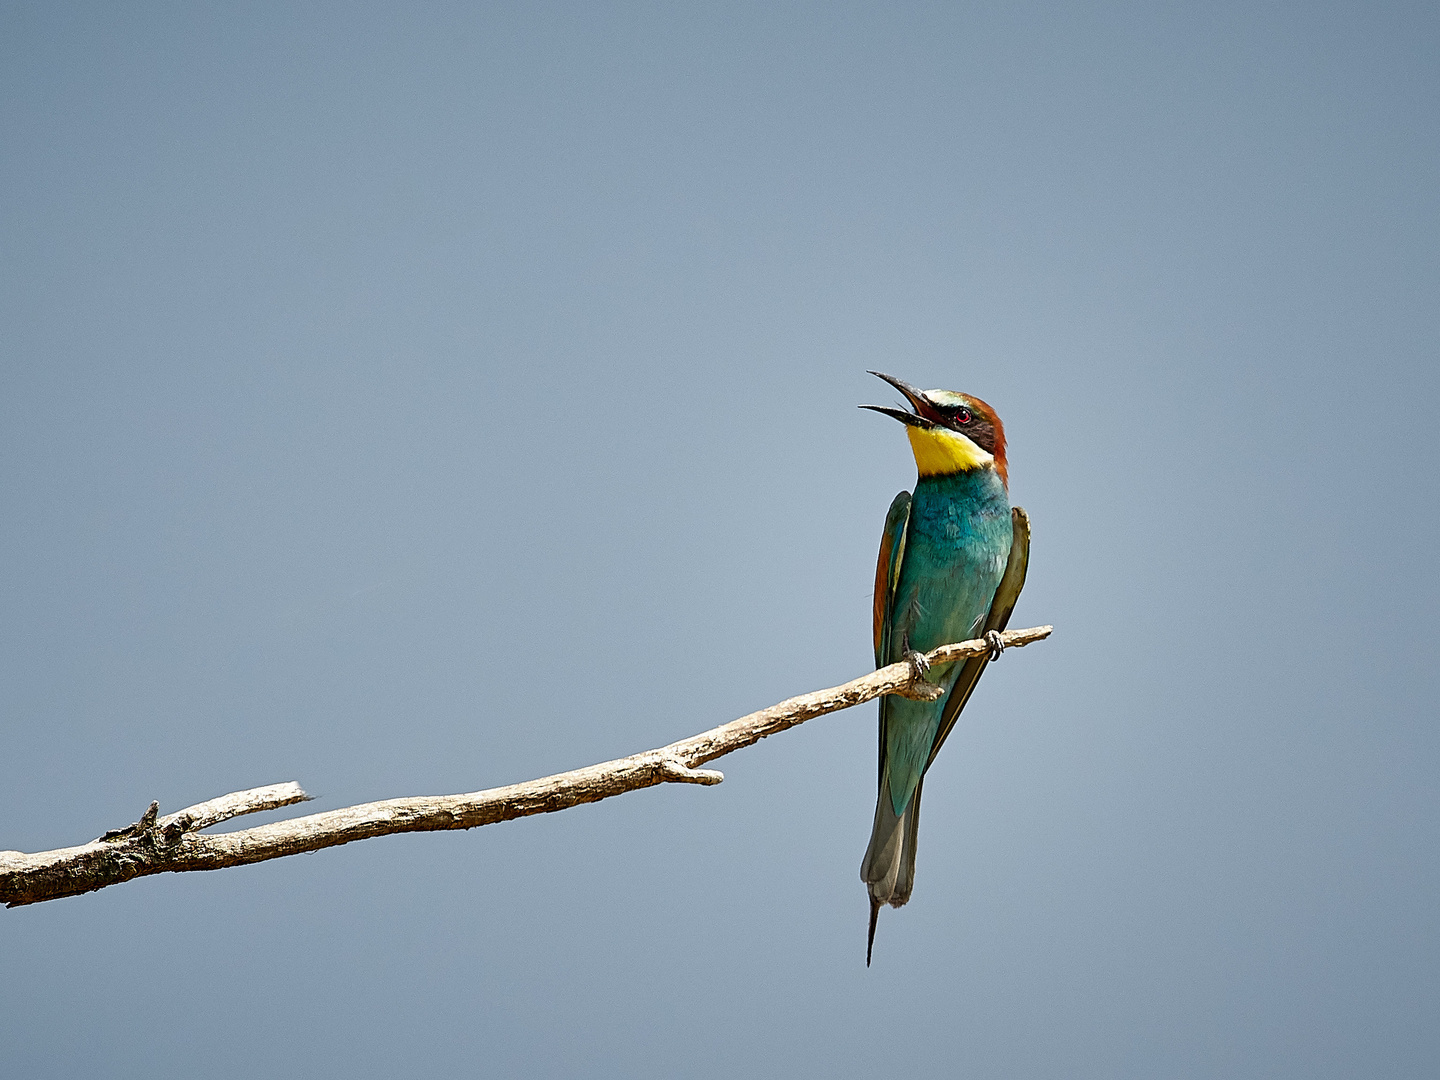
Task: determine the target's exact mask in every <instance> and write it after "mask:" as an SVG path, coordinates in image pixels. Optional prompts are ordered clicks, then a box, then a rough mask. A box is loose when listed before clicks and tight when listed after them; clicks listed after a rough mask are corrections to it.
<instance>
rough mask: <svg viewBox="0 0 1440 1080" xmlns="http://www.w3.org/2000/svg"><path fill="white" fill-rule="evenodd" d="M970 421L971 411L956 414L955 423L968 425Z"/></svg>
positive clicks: (966, 410)
mask: <svg viewBox="0 0 1440 1080" xmlns="http://www.w3.org/2000/svg"><path fill="white" fill-rule="evenodd" d="M970 419H971V417H970V410H969V409H961V410H960V411H959V412H958V413H956V414H955V422H956V423H957V424H968V423H969V422H970Z"/></svg>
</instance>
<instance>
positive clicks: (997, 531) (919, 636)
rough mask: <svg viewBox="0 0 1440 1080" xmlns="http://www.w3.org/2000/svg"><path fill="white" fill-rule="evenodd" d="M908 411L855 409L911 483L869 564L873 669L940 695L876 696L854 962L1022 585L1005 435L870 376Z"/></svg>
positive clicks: (941, 395)
mask: <svg viewBox="0 0 1440 1080" xmlns="http://www.w3.org/2000/svg"><path fill="white" fill-rule="evenodd" d="M870 374H872V375H876V376H878V377H879V378H882V379H884V380H885V381H886V382H888V383H889V384H890V385H891V386H893V387H895V389H897V390H899V391H900V392H901V393H902V394H904V395H905V398H906V400H908V401H909V402H910V405H911V406H912V408H913V409H914V412H906V411H905V410H904V409H892V408H887V407H885V406H882V405H862V406H861V408H862V409H873V410H874V411H875V412H879V413H884V414H885V415H886V416H892V417H894V418H895V419H896V420H899V421H900V422H901V423H903V424H904V425H905V433H906V434H907V435H908V436H909V437H910V448H911V450H912V451H914V454H915V465H916V468H917V470H918V472H919V477H918V479H917V480H916V482H915V494H914V495H911V494H910V493H909V492H908V491H902V492H901V493H900V494H899V495H896V496H895V501H894V502H892V503H891V504H890V512H889V514H887V515H886V517H885V532H884V535H883V536H882V537H881V539H880V559H879V562H878V564H877V566H876V568H875V666H876V667H884V666H885V665H887V664H894V663H897V662H898V661H901V660H909V661H910V662H911V663H914V664H916V665H917V667H919V669H920V670H921V671H922V673H925V675H926V677H927V678H928V679H929V681H931V682H933V683H936V684H938V685H939V686H941V687H943V688H944V690H945V691H946V693H945V694H944V696H943V697H940V698H938V699H937V700H935V701H915V700H912V699H910V698H904V697H899V696H897V695H893V694H892V695H887V696H886V697H882V698H881V699H880V792H879V796H878V797H877V799H876V802H875V825H874V827H873V829H872V831H871V833H870V846H869V847H868V848H866V850H865V859H864V861H863V862H862V863H861V864H860V877H861V879H862V880H863V881H864V882H865V885H866V887H867V888H868V889H869V891H870V934H869V938H868V939H867V941H866V945H865V965H866V966H867V967H868V966H869V965H870V954H871V952H872V950H873V949H874V946H875V923H876V920H877V919H878V917H879V915H880V908H881V906H882V905H884V904H889V905H890V906H892V907H900V906H901V905H902V904H904V903H905V902H906V901H907V900H909V899H910V891H911V889H912V888H913V886H914V884H915V842H916V832H917V830H918V829H919V826H920V792H921V788H922V786H923V784H924V781H925V771H926V770H927V769H928V768H929V767H930V763H931V762H933V761H934V760H935V755H936V754H937V753H939V752H940V747H941V745H942V744H943V743H944V742H945V738H946V736H948V735H949V734H950V731H951V729H952V728H953V727H954V726H955V720H956V718H957V717H958V716H959V715H960V710H961V709H963V708H964V707H965V703H966V701H968V700H969V699H970V694H971V693H972V692H973V691H974V689H975V683H976V682H977V681H978V680H979V678H980V674H981V672H983V671H984V670H985V665H986V664H987V663H989V662H990V661H991V660H992V659H994V658H995V657H997V656H998V655H999V654H1000V653H999V651H1000V648H1001V645H1000V638H999V631H1001V630H1003V629H1005V624H1006V623H1007V622H1009V620H1010V613H1011V611H1013V610H1014V607H1015V601H1016V600H1017V599H1018V598H1019V596H1020V590H1021V588H1022V587H1023V586H1024V584H1025V567H1026V563H1027V562H1028V560H1029V555H1030V519H1029V518H1028V517H1027V516H1026V514H1025V511H1024V510H1021V509H1020V508H1019V507H1015V508H1014V509H1012V508H1011V506H1010V494H1009V477H1008V475H1007V473H1006V467H1005V429H1004V427H1003V426H1002V425H1001V423H1000V418H999V417H998V416H996V415H995V410H994V409H992V408H990V406H989V405H987V404H985V402H983V401H981V400H980V399H979V398H977V397H971V396H969V395H967V394H957V393H954V392H953V391H950V390H917V389H916V388H915V387H913V386H911V385H910V384H909V383H907V382H904V381H903V380H901V379H897V378H895V377H894V376H891V375H883V374H881V373H880V372H878V371H872V372H871V373H870ZM978 637H985V638H987V639H989V640H990V641H991V643H992V647H991V651H990V653H989V654H987V655H984V656H976V657H972V658H970V659H969V660H966V661H964V662H963V663H961V662H958V661H957V662H954V663H949V664H937V665H935V666H934V667H930V666H929V665H928V664H926V662H925V659H924V656H923V654H924V653H926V652H928V651H930V650H931V649H934V648H936V647H937V646H940V645H945V644H948V643H949V642H952V641H966V640H968V639H970V638H978Z"/></svg>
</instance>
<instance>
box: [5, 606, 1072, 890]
mask: <svg viewBox="0 0 1440 1080" xmlns="http://www.w3.org/2000/svg"><path fill="white" fill-rule="evenodd" d="M1051 629H1052V628H1051V627H1049V626H1038V627H1032V628H1030V629H1028V630H1009V631H1006V632H1005V633H1003V634H1001V635H1000V639H1001V641H1002V642H1003V644H1004V646H1005V647H1006V648H1014V647H1018V646H1021V645H1029V644H1030V643H1031V642H1035V641H1040V640H1042V639H1043V638H1046V637H1049V636H1050V631H1051ZM990 648H991V645H990V643H989V642H987V641H983V640H979V639H977V640H974V641H962V642H959V643H958V644H953V645H942V646H940V648H938V649H935V650H934V651H932V652H929V653H926V654H925V659H926V660H928V661H929V663H930V664H931V665H935V664H944V663H948V662H950V661H952V660H959V659H963V658H965V657H968V656H978V655H980V654H981V653H984V652H987V651H989V650H990ZM939 692H940V691H939V688H938V687H936V686H935V685H934V684H933V683H929V682H927V681H925V679H924V677H923V676H922V674H921V673H920V672H919V671H918V670H917V668H916V666H915V665H914V664H911V663H909V662H902V663H898V664H891V665H890V666H889V667H883V668H880V669H878V670H876V671H874V672H871V673H870V674H869V675H865V676H863V677H862V678H859V679H854V680H852V681H850V682H847V683H845V684H843V685H841V686H835V687H831V688H830V689H828V690H817V691H816V692H814V693H811V694H802V695H800V696H799V697H793V698H790V699H789V700H787V701H782V702H780V703H779V704H778V705H771V706H770V707H769V708H768V709H761V710H760V711H759V712H754V713H751V714H750V715H749V716H743V717H741V718H740V719H738V720H732V721H730V722H729V723H728V724H721V725H720V726H719V727H717V728H711V729H710V730H709V731H705V732H701V733H700V734H699V735H694V736H691V737H690V738H688V739H682V740H680V741H679V742H673V743H671V744H670V745H668V746H662V747H660V748H659V749H657V750H647V751H645V752H644V753H641V754H632V755H631V756H629V757H624V758H617V759H615V760H614V761H604V762H601V763H600V764H598V765H588V766H586V767H585V768H583V769H573V770H571V771H570V772H563V773H557V774H555V775H554V776H545V777H541V778H540V779H538V780H528V781H526V782H525V783H521V784H510V785H508V786H506V787H498V788H489V789H487V790H485V791H476V792H472V793H470V794H467V795H436V796H417V797H412V798H402V799H385V800H383V801H381V802H371V803H361V804H360V805H358V806H347V807H344V808H343V809H340V810H328V811H325V812H324V813H319V814H309V815H307V816H305V817H299V818H291V819H290V820H288V821H277V822H274V823H272V824H270V825H261V826H258V827H256V828H253V829H243V830H241V831H238V832H230V833H212V834H202V833H201V832H200V830H201V829H204V828H207V827H209V826H211V825H215V824H218V823H219V822H222V821H228V820H229V819H231V818H234V817H239V816H241V815H242V814H253V813H256V812H258V811H261V810H272V809H275V808H276V807H280V806H288V805H291V804H292V803H297V802H303V801H305V800H307V799H308V798H309V796H307V795H306V794H305V792H303V791H302V790H301V789H300V786H299V785H298V784H295V783H286V784H272V785H270V786H269V787H262V788H252V789H250V790H248V791H237V792H233V793H231V794H229V795H222V796H220V797H219V798H217V799H210V800H208V801H206V802H203V803H197V804H196V805H194V806H190V807H186V808H185V809H184V810H180V811H177V812H176V813H173V814H168V815H166V816H165V817H160V816H159V805H158V804H157V803H151V804H150V806H149V808H148V809H147V810H146V811H145V813H144V815H142V816H141V819H140V820H139V821H137V822H136V823H135V824H133V825H129V826H126V827H125V828H122V829H115V830H112V831H111V832H108V833H106V834H105V835H104V836H103V837H101V838H100V839H98V840H94V841H91V842H90V843H88V844H82V845H80V846H79V847H72V848H61V849H59V850H56V851H42V852H37V853H35V854H25V853H23V852H19V851H0V901H3V902H4V903H5V905H6V906H7V907H19V906H20V905H23V904H34V903H39V902H40V901H42V900H54V899H57V898H59V897H62V896H76V895H78V894H80V893H86V892H92V891H94V890H95V889H103V888H104V887H105V886H107V885H115V884H118V883H119V882H122V881H129V880H130V879H131V878H136V877H143V876H145V875H147V874H162V873H178V872H182V871H187V870H219V869H221V868H223V867H227V866H241V865H244V864H246V863H255V862H263V861H265V860H267V859H278V858H281V857H283V856H285V855H298V854H300V853H301V852H305V851H318V850H319V849H321V848H327V847H334V846H336V845H337V844H348V843H350V842H351V841H353V840H365V839H368V838H369V837H372V836H385V835H387V834H390V833H402V832H427V831H434V830H439V829H473V828H475V827H476V826H477V825H489V824H492V823H493V822H497V821H507V820H509V819H510V818H517V817H525V816H527V815H529V814H548V813H551V812H552V811H555V810H564V809H567V808H568V807H571V806H578V805H580V804H581V803H588V802H597V801H599V800H600V799H608V798H610V797H611V796H613V795H621V794H623V793H625V792H627V791H635V790H637V789H639V788H646V787H653V786H655V785H656V784H664V783H686V784H718V783H720V781H721V780H723V779H724V776H723V774H721V773H719V772H717V771H716V770H714V769H701V768H699V766H701V765H703V764H705V763H706V762H707V761H713V760H715V759H716V758H718V757H723V756H724V755H726V754H730V753H733V752H734V751H736V750H740V749H742V748H744V747H746V746H751V745H753V744H755V743H757V742H759V741H760V740H761V739H763V738H766V737H767V736H770V735H774V734H776V733H777V732H781V731H784V730H786V729H787V728H792V727H794V726H796V725H797V724H803V723H804V722H805V721H806V720H810V719H813V718H814V717H817V716H823V715H825V714H826V713H832V712H837V711H838V710H840V709H848V708H850V707H851V706H853V705H860V704H862V703H864V702H866V701H870V700H872V699H874V698H877V697H880V696H881V695H882V694H900V695H903V696H906V697H916V698H921V699H933V698H934V697H936V696H938V694H939Z"/></svg>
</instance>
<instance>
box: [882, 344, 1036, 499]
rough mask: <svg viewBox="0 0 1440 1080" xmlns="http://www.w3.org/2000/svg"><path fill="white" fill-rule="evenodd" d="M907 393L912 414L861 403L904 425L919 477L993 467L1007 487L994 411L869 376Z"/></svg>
mask: <svg viewBox="0 0 1440 1080" xmlns="http://www.w3.org/2000/svg"><path fill="white" fill-rule="evenodd" d="M870 374H871V375H874V376H876V377H877V378H881V379H884V380H885V381H886V382H888V383H889V384H890V385H891V386H893V387H895V389H896V390H899V391H900V393H902V394H904V395H905V399H906V400H907V401H909V402H910V405H911V408H913V409H914V410H915V411H914V412H906V411H905V410H904V409H892V408H890V407H888V406H886V405H861V406H860V407H861V408H862V409H872V410H874V411H875V412H878V413H884V414H885V415H886V416H891V417H894V418H895V419H896V420H899V421H900V422H901V423H902V424H904V425H905V433H906V434H907V435H909V436H910V449H911V450H913V451H914V453H915V467H916V468H917V469H919V470H920V475H921V476H939V475H943V474H945V473H956V472H965V471H967V470H969V469H984V468H993V469H994V470H995V471H996V472H997V473H999V474H1000V479H1001V481H1003V482H1004V483H1005V484H1006V486H1009V482H1010V478H1009V475H1008V473H1007V472H1006V467H1005V427H1004V425H1003V424H1001V423H1000V417H998V416H996V415H995V410H994V409H992V408H991V407H990V406H989V405H987V404H985V402H983V401H981V400H980V399H979V398H977V397H971V396H970V395H969V394H957V393H955V392H954V391H953V390H917V389H916V388H915V387H913V386H911V385H910V384H909V383H907V382H906V381H905V380H904V379H897V378H895V376H893V375H885V374H882V373H881V372H879V371H872V372H870Z"/></svg>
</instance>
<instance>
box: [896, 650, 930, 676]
mask: <svg viewBox="0 0 1440 1080" xmlns="http://www.w3.org/2000/svg"><path fill="white" fill-rule="evenodd" d="M900 659H901V660H905V661H908V662H909V664H910V666H911V667H912V668H914V669H915V678H916V680H917V681H919V680H921V679H923V678H925V676H926V675H927V674H928V673H929V671H930V661H929V660H927V659H926V658H925V654H924V653H923V652H916V651H915V650H914V649H906V650H905V652H904V653H903V654H901V656H900Z"/></svg>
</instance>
